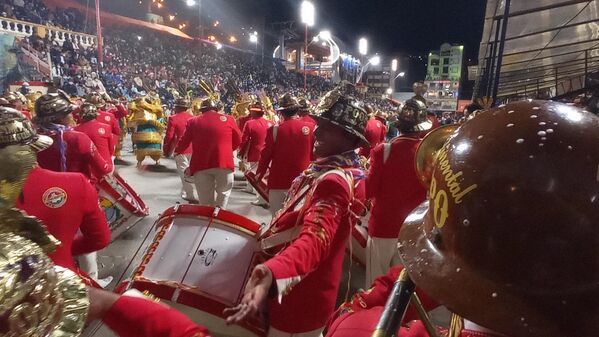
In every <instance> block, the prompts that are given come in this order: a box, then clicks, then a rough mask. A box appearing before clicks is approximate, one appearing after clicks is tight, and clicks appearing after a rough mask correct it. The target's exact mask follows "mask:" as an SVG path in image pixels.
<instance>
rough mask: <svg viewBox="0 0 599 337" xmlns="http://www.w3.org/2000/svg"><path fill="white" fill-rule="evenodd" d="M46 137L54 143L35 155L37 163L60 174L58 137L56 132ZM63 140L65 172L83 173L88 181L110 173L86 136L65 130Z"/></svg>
mask: <svg viewBox="0 0 599 337" xmlns="http://www.w3.org/2000/svg"><path fill="white" fill-rule="evenodd" d="M48 135H49V136H50V137H52V139H54V143H53V144H52V146H51V147H49V148H47V149H45V150H44V151H41V152H39V153H38V154H37V161H38V163H39V165H40V166H41V167H43V168H45V169H48V170H52V171H57V172H60V171H62V170H61V167H60V150H59V148H58V147H59V144H58V140H59V139H60V135H59V134H58V133H56V132H51V133H49V134H48ZM63 140H64V142H66V147H67V151H66V157H67V172H80V173H83V174H84V175H85V176H86V177H87V178H88V179H90V180H94V177H95V178H100V177H102V176H103V175H105V174H107V173H109V172H110V167H109V166H108V164H107V163H106V161H105V160H104V158H102V155H101V154H100V152H98V150H97V149H96V146H95V145H94V143H93V142H92V141H91V139H89V137H88V136H87V135H86V134H84V133H82V132H79V131H74V130H66V131H64V133H63Z"/></svg>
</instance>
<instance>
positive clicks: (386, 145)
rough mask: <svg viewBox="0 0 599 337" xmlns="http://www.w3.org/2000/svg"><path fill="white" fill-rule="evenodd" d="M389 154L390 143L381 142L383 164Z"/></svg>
mask: <svg viewBox="0 0 599 337" xmlns="http://www.w3.org/2000/svg"><path fill="white" fill-rule="evenodd" d="M390 154H391V143H384V144H383V164H384V163H386V162H387V159H389V155H390Z"/></svg>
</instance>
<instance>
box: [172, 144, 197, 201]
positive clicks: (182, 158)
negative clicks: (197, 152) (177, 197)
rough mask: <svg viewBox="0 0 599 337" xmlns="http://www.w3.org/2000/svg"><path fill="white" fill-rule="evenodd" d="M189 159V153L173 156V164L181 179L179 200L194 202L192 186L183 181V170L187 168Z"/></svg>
mask: <svg viewBox="0 0 599 337" xmlns="http://www.w3.org/2000/svg"><path fill="white" fill-rule="evenodd" d="M190 159H191V153H187V154H180V155H177V156H175V164H176V165H177V173H179V178H181V198H183V199H190V200H195V199H196V197H195V193H194V191H193V184H192V183H188V182H187V181H185V170H186V169H187V168H188V167H189V161H190Z"/></svg>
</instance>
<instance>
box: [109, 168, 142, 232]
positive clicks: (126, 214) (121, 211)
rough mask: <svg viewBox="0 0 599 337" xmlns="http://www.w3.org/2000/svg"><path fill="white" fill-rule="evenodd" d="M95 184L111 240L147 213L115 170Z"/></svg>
mask: <svg viewBox="0 0 599 337" xmlns="http://www.w3.org/2000/svg"><path fill="white" fill-rule="evenodd" d="M97 186H98V190H99V191H98V197H99V199H100V206H101V207H102V209H103V210H104V215H105V216H106V220H107V221H108V225H109V226H110V230H111V232H112V240H113V241H114V240H115V239H116V238H118V237H119V236H120V235H122V234H123V233H125V232H126V231H128V230H129V229H130V228H131V227H133V226H135V224H136V223H137V222H138V221H139V220H141V219H143V218H144V217H145V216H147V215H148V214H149V210H148V207H146V204H145V203H144V201H143V200H142V199H141V197H140V196H139V194H137V193H136V192H135V191H134V190H133V188H132V187H131V186H129V184H127V182H126V181H125V180H124V179H123V178H121V176H120V175H119V174H118V173H117V172H114V174H113V175H112V176H111V175H105V176H104V177H103V178H102V179H101V180H100V182H99V183H98V185H97Z"/></svg>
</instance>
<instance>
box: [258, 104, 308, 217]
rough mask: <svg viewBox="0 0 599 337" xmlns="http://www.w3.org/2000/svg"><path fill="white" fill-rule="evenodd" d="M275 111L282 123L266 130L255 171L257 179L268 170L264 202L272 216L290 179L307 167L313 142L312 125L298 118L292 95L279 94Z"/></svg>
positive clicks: (289, 183) (279, 207)
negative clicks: (266, 198) (264, 140)
mask: <svg viewBox="0 0 599 337" xmlns="http://www.w3.org/2000/svg"><path fill="white" fill-rule="evenodd" d="M278 111H279V112H280V113H281V114H282V115H283V122H281V123H280V124H278V125H273V126H272V127H271V128H269V129H268V132H267V134H266V144H265V146H264V150H262V153H261V155H260V161H259V163H258V169H257V171H256V179H257V180H258V181H260V180H261V179H262V177H264V175H265V174H266V171H267V170H268V184H267V187H268V202H269V204H270V212H271V213H272V215H273V216H274V215H275V214H276V212H277V211H278V210H279V209H281V208H282V207H283V202H284V201H285V197H286V195H287V191H288V190H289V188H290V187H291V183H292V182H293V179H295V178H296V177H298V176H299V175H300V174H301V173H302V172H303V171H304V170H305V169H306V167H308V164H309V163H310V161H311V159H312V145H313V143H314V126H313V124H311V123H309V122H308V121H306V120H305V119H302V118H300V117H299V115H298V111H299V103H298V101H297V99H296V98H295V97H294V96H292V95H291V94H289V93H287V94H285V95H283V96H282V97H281V98H280V99H279V109H278Z"/></svg>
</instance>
